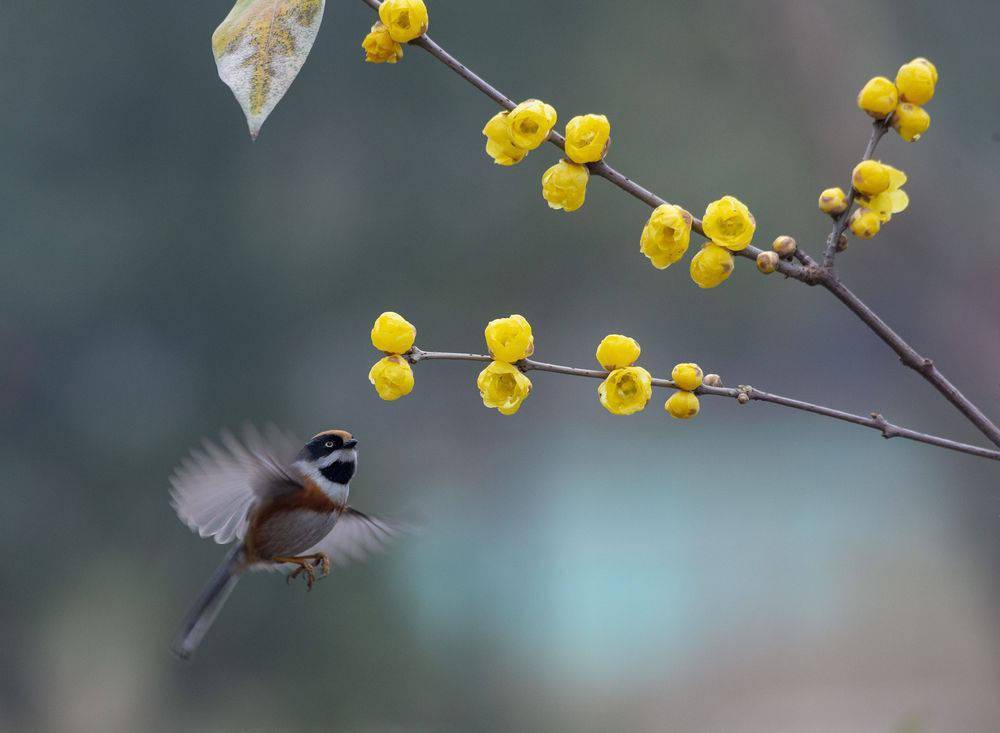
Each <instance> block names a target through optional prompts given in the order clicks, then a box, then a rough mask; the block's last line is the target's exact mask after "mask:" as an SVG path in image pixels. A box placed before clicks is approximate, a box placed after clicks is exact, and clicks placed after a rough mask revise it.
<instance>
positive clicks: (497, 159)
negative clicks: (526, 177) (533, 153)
mask: <svg viewBox="0 0 1000 733" xmlns="http://www.w3.org/2000/svg"><path fill="white" fill-rule="evenodd" d="M508 117H509V113H507V112H497V113H496V114H495V115H493V117H492V118H490V121H489V122H487V123H486V126H485V127H484V128H483V134H484V135H485V136H486V153H487V154H488V155H489V156H490V157H491V158H493V162H494V163H496V164H497V165H516V164H517V163H520V162H521V161H522V160H524V156H526V155H527V154H528V151H527V150H522V149H521V148H519V147H517V146H516V145H514V143H512V142H511V141H510V123H509V122H508Z"/></svg>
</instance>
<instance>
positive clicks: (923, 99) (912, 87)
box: [896, 58, 938, 104]
mask: <svg viewBox="0 0 1000 733" xmlns="http://www.w3.org/2000/svg"><path fill="white" fill-rule="evenodd" d="M937 78H938V75H937V69H936V68H935V66H934V64H932V63H931V62H930V61H928V60H927V59H924V58H916V59H913V61H911V62H909V63H908V64H903V65H902V66H900V67H899V72H898V73H897V74H896V88H897V89H898V90H899V99H900V101H902V102H910V103H911V104H927V103H928V102H929V101H931V99H932V98H933V97H934V86H935V85H936V84H937Z"/></svg>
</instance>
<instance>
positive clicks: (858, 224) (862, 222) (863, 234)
mask: <svg viewBox="0 0 1000 733" xmlns="http://www.w3.org/2000/svg"><path fill="white" fill-rule="evenodd" d="M881 228H882V222H881V221H880V220H879V216H878V214H876V213H875V212H874V211H869V210H868V209H857V210H856V211H855V212H854V213H853V214H851V231H852V232H853V233H854V236H855V237H857V238H858V239H871V238H872V237H874V236H875V235H876V234H878V230H879V229H881Z"/></svg>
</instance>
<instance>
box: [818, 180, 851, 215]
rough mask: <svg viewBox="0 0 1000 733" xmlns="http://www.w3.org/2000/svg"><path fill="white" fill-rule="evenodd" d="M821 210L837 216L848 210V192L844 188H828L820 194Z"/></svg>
mask: <svg viewBox="0 0 1000 733" xmlns="http://www.w3.org/2000/svg"><path fill="white" fill-rule="evenodd" d="M819 210H820V211H822V212H823V213H824V214H830V215H831V216H837V215H838V214H843V213H844V212H845V211H847V194H846V193H844V189H842V188H839V187H838V188H827V189H825V190H824V191H823V193H821V194H820V195H819Z"/></svg>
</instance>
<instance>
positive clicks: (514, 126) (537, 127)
mask: <svg viewBox="0 0 1000 733" xmlns="http://www.w3.org/2000/svg"><path fill="white" fill-rule="evenodd" d="M507 119H508V122H509V123H510V140H511V142H512V143H514V145H516V146H517V147H519V148H521V149H522V150H534V149H535V148H537V147H538V146H539V145H541V144H542V143H543V142H545V139H546V138H547V137H548V136H549V132H551V130H552V127H553V125H555V124H556V110H555V108H554V107H553V106H552V105H551V104H545V102H542V101H539V100H537V99H529V100H527V101H524V102H521V103H520V104H519V105H517V106H516V107H515V108H514V109H512V110H511V111H510V115H509V116H508V118H507Z"/></svg>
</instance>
